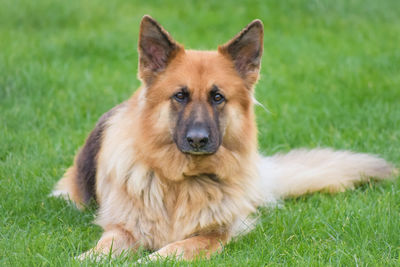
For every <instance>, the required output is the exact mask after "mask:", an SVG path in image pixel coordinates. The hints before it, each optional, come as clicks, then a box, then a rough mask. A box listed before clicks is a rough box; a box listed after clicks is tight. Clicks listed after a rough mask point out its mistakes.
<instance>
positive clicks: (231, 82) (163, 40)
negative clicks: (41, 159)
mask: <svg viewBox="0 0 400 267" xmlns="http://www.w3.org/2000/svg"><path fill="white" fill-rule="evenodd" d="M262 52H263V25H262V23H261V21H260V20H255V21H253V22H251V23H250V24H249V25H248V26H247V27H246V28H244V29H243V30H242V31H241V32H240V33H239V34H238V35H237V36H236V37H234V38H233V39H232V40H230V41H229V42H228V43H226V44H224V45H222V46H219V47H218V51H193V50H185V49H184V48H183V46H182V45H180V44H178V43H177V42H176V41H174V40H173V39H172V37H171V36H170V35H169V33H168V32H166V31H165V30H164V29H163V28H162V27H161V26H160V25H159V24H158V23H157V22H156V21H155V20H153V19H152V18H151V17H149V16H145V17H144V18H143V20H142V22H141V25H140V38H139V78H140V79H141V81H142V82H143V85H142V86H141V88H140V89H139V90H138V91H137V92H136V93H135V94H134V95H133V96H132V97H131V98H130V99H129V100H127V101H126V102H124V103H122V104H120V105H119V106H117V107H115V108H113V109H112V110H110V111H109V112H107V113H106V114H104V115H103V116H102V117H101V118H100V120H99V121H98V123H97V125H96V127H95V129H94V130H93V131H92V133H91V134H90V135H89V137H88V139H87V140H86V143H85V145H84V147H83V148H82V149H81V151H80V152H79V153H78V155H77V156H76V158H75V163H74V165H73V166H72V167H71V168H69V169H68V171H67V172H66V174H65V175H64V177H63V178H62V179H61V180H60V181H59V182H58V184H57V186H56V188H55V190H54V191H53V195H61V196H64V197H66V198H69V199H71V200H72V201H74V202H75V203H76V205H77V206H78V207H83V206H84V205H85V204H87V203H88V201H89V200H90V199H91V198H94V199H95V200H96V201H97V203H98V205H99V210H98V215H97V220H96V223H97V224H99V225H100V226H101V227H102V228H103V229H104V233H103V235H102V237H101V238H100V240H99V241H98V243H97V245H96V246H95V247H94V248H93V249H92V250H90V251H89V252H87V253H85V254H83V255H82V256H81V258H84V257H85V256H87V255H91V254H95V253H100V254H101V253H105V254H107V253H109V252H110V251H112V253H113V255H118V254H120V253H121V252H122V251H128V250H135V249H137V248H138V247H139V246H143V247H144V248H146V249H149V250H153V251H156V252H155V253H153V254H151V255H150V259H155V258H157V257H166V256H173V255H175V256H177V257H179V258H181V259H186V260H191V259H194V258H195V257H197V256H206V257H209V256H210V255H211V254H212V253H214V252H216V251H219V250H221V246H222V245H223V244H225V243H226V242H228V241H229V240H230V239H231V238H232V237H233V236H235V235H236V234H237V233H240V232H243V231H244V230H246V228H247V227H248V224H247V222H246V220H247V219H248V218H249V216H250V215H251V214H252V213H253V212H254V211H255V210H256V208H257V207H258V206H260V205H263V204H265V203H266V202H269V201H274V200H275V199H278V198H283V197H286V196H298V195H301V194H304V193H309V192H313V191H320V190H327V191H330V192H338V191H343V190H344V189H346V188H349V187H352V186H353V185H354V184H355V183H358V182H360V181H364V180H367V178H368V177H374V178H377V179H384V178H389V177H391V176H392V175H393V173H394V171H395V170H394V169H393V168H392V166H391V165H390V164H388V163H387V162H385V161H384V160H383V159H380V158H377V157H374V156H371V155H367V154H354V153H351V152H344V151H339V152H334V151H332V150H329V149H316V150H311V151H306V150H296V151H292V152H290V153H289V154H286V155H277V156H273V157H262V156H260V155H259V154H258V151H257V129H256V124H255V119H254V112H253V93H254V92H253V86H254V84H255V83H256V81H257V79H258V74H259V69H260V62H261V55H262Z"/></svg>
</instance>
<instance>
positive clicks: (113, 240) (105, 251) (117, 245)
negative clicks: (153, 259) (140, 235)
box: [78, 226, 138, 261]
mask: <svg viewBox="0 0 400 267" xmlns="http://www.w3.org/2000/svg"><path fill="white" fill-rule="evenodd" d="M137 248H138V244H137V243H136V242H135V238H134V237H133V236H132V235H131V234H130V233H129V232H128V231H126V230H125V229H123V228H121V227H118V226H115V227H113V228H110V229H108V230H106V231H105V232H104V233H103V235H102V236H101V238H100V240H99V241H98V242H97V245H96V246H95V247H94V248H92V249H90V250H88V251H86V252H85V253H83V254H81V255H79V256H78V259H79V260H84V259H86V258H90V259H93V260H96V261H97V260H101V259H102V258H104V257H105V256H108V255H110V254H111V256H112V257H115V256H118V255H120V254H121V253H123V252H126V251H128V250H134V249H137Z"/></svg>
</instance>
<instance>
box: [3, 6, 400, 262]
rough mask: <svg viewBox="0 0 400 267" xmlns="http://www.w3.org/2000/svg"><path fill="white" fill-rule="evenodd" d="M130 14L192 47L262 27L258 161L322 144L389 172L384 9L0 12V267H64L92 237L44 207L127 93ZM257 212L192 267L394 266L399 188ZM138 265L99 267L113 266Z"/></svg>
mask: <svg viewBox="0 0 400 267" xmlns="http://www.w3.org/2000/svg"><path fill="white" fill-rule="evenodd" d="M143 14H151V15H152V16H154V17H155V18H157V19H158V20H159V21H160V22H161V23H162V24H163V25H164V26H165V27H166V28H167V29H168V30H169V31H170V32H171V33H172V34H173V36H174V37H175V38H176V39H177V40H179V41H180V42H181V43H184V44H185V45H186V47H188V48H197V49H214V48H215V47H216V46H217V44H221V43H223V42H225V41H226V40H228V39H230V38H231V37H232V36H233V35H234V34H236V33H237V32H238V31H239V30H240V29H241V28H242V27H244V26H245V25H246V24H247V23H248V22H249V21H251V20H252V19H254V18H260V19H262V20H263V22H264V24H265V27H266V30H265V56H264V58H263V68H262V78H261V80H260V82H259V84H258V86H257V90H256V96H257V99H258V100H259V101H260V102H261V103H263V104H264V105H265V106H266V107H267V108H268V110H269V111H270V112H269V113H267V112H265V111H264V110H263V109H262V108H256V112H257V115H258V124H259V133H260V137H259V140H260V149H261V150H262V151H263V152H264V153H266V154H273V153H275V152H277V151H288V150H289V149H292V148H296V147H316V146H322V147H334V148H337V149H351V150H354V151H359V152H371V153H376V154H380V155H382V156H383V157H384V158H386V159H387V160H390V161H392V162H393V163H394V164H396V165H397V166H400V153H399V147H400V75H399V70H400V49H399V44H400V16H399V14H400V3H399V2H398V1H397V0H392V1H390V0H385V1H374V0H364V1H362V0H351V1H349V0H338V1H322V0H319V1H318V0H310V1H295V0H293V1H279V0H271V1H264V0H260V1H250V0H247V1H242V2H241V3H240V4H239V3H237V2H234V1H232V2H230V3H229V2H228V1H219V2H218V1H215V2H211V1H184V0H175V1H169V0H168V1H129V2H128V1H105V0H104V1H100V0H94V1H88V0H84V1H78V0H71V1H59V0H56V1H53V0H37V1H28V0H0V196H1V198H0V199H1V201H0V265H3V266H42V265H46V266H47V265H56V266H79V265H80V263H79V262H77V261H75V260H74V258H73V257H74V256H76V255H78V254H80V253H81V252H83V251H85V250H87V249H89V248H90V247H92V246H93V245H94V244H95V242H96V241H97V239H98V238H99V236H100V234H101V230H100V229H99V227H97V226H95V225H93V224H92V223H91V222H92V220H93V216H94V213H95V211H94V210H89V211H85V212H83V213H81V212H78V211H77V210H76V209H74V208H73V207H71V206H69V205H67V204H66V203H65V202H63V201H61V200H58V199H52V198H48V197H47V195H48V194H49V192H50V190H51V188H52V186H53V185H54V183H55V182H56V181H57V180H58V179H59V177H60V176H61V175H62V174H63V172H64V170H65V169H66V168H67V167H68V166H69V165H70V164H71V162H72V160H73V156H74V154H75V152H76V151H77V149H78V148H79V146H81V145H82V143H83V141H84V139H85V137H86V135H87V134H88V132H89V131H90V130H91V128H92V127H93V126H94V124H95V122H96V120H97V118H98V117H99V116H100V115H101V114H102V113H104V112H105V111H107V110H108V109H110V108H111V107H113V106H114V105H116V104H118V103H119V102H121V101H123V100H124V99H126V98H128V97H129V96H130V95H131V94H132V92H133V91H134V90H135V88H137V87H138V86H139V82H138V80H137V79H136V71H137V53H136V42H137V36H138V25H139V21H140V19H141V17H142V15H143ZM260 212H261V214H262V216H261V224H260V225H259V226H258V227H257V228H256V229H255V230H254V231H253V232H252V233H250V234H249V235H247V236H244V237H242V238H240V239H238V240H235V241H234V242H232V243H231V244H229V245H228V246H226V248H225V250H224V251H223V253H222V254H220V255H218V256H215V257H213V258H212V259H211V260H210V261H197V262H195V263H193V265H197V266H209V265H212V266H217V265H218V266H225V265H227V266H231V265H236V266H243V265H248V266H260V265H271V266H276V265H289V266H302V265H303V266H327V265H332V266H338V265H342V266H366V265H372V266H388V265H393V266H398V265H400V259H399V256H400V227H399V225H400V216H399V214H400V182H399V180H396V181H395V182H385V183H380V184H375V183H369V184H367V185H364V186H362V187H360V188H358V189H356V190H354V191H351V192H346V193H342V194H338V195H334V196H331V195H324V194H315V195H312V196H306V197H302V198H298V199H290V200H288V201H286V202H284V204H283V207H282V208H269V209H266V208H265V209H262V210H260ZM143 253H147V252H139V253H137V254H132V255H130V257H125V258H119V259H117V260H115V261H113V262H112V263H104V264H105V265H107V264H111V265H124V264H126V265H129V263H131V262H133V261H134V260H135V259H137V258H138V257H140V256H141V255H142V254H143ZM84 264H85V265H91V264H90V263H89V262H85V263H84ZM93 265H95V264H93ZM164 265H179V263H176V262H173V261H170V262H166V263H164ZM183 265H186V264H183Z"/></svg>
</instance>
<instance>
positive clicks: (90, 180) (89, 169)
mask: <svg viewBox="0 0 400 267" xmlns="http://www.w3.org/2000/svg"><path fill="white" fill-rule="evenodd" d="M122 105H123V104H121V105H118V106H116V107H114V108H113V109H111V110H110V111H108V112H106V113H104V114H103V115H102V116H101V117H100V119H99V120H98V122H97V124H96V127H95V128H94V129H93V131H92V132H91V133H90V135H89V137H88V138H87V139H86V142H85V145H84V146H83V148H82V149H81V150H80V151H79V154H78V157H77V159H76V182H77V184H78V189H79V191H80V194H81V196H82V201H83V203H85V204H88V203H89V201H90V199H91V198H92V197H93V198H94V199H96V192H95V184H96V169H97V155H98V153H99V150H100V147H101V142H102V138H103V134H104V129H105V128H106V124H107V121H108V120H109V118H110V117H111V116H112V115H113V114H114V113H115V111H116V110H117V109H118V108H119V107H121V106H122Z"/></svg>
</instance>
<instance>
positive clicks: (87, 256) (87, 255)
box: [75, 249, 107, 262]
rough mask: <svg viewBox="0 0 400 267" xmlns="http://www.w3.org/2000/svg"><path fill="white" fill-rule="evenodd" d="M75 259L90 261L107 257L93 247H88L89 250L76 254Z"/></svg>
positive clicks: (97, 260) (98, 260)
mask: <svg viewBox="0 0 400 267" xmlns="http://www.w3.org/2000/svg"><path fill="white" fill-rule="evenodd" d="M75 259H76V260H79V261H85V260H89V261H92V262H101V261H103V260H105V259H107V255H106V254H104V253H99V252H96V251H94V250H93V249H90V250H88V251H86V252H84V253H82V254H81V255H79V256H76V257H75Z"/></svg>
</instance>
